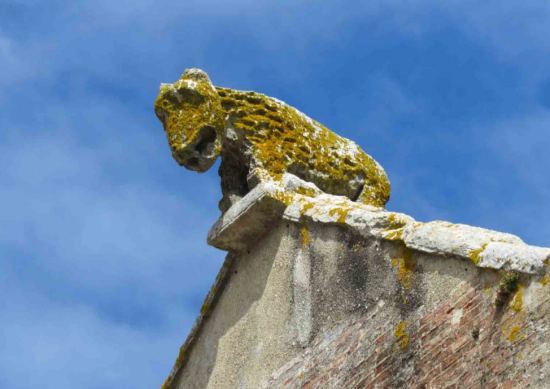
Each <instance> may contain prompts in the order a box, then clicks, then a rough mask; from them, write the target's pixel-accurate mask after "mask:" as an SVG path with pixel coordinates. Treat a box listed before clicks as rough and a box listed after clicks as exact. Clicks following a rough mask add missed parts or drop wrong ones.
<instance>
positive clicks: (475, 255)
mask: <svg viewBox="0 0 550 389" xmlns="http://www.w3.org/2000/svg"><path fill="white" fill-rule="evenodd" d="M486 248H487V243H485V244H484V245H483V246H481V247H480V248H478V249H475V250H472V251H470V252H469V253H468V257H469V258H470V260H471V261H472V262H473V263H474V264H475V265H479V263H480V262H481V253H483V251H484V250H485V249H486Z"/></svg>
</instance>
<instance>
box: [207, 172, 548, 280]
mask: <svg viewBox="0 0 550 389" xmlns="http://www.w3.org/2000/svg"><path fill="white" fill-rule="evenodd" d="M296 180H299V179H297V178H294V182H292V183H291V185H293V187H294V188H296ZM300 181H301V180H300ZM287 182H288V180H287ZM302 183H303V185H304V186H305V185H310V184H307V183H305V182H303V181H302ZM288 186H289V185H287V188H284V187H282V186H278V185H276V184H275V183H273V182H267V183H262V184H259V185H258V186H256V187H255V188H254V189H253V190H252V191H251V192H250V193H248V194H247V195H246V196H245V197H243V198H242V199H241V200H240V201H239V202H238V203H236V204H234V205H233V206H232V207H231V208H230V209H229V210H228V211H227V212H226V213H225V214H224V215H223V216H222V217H221V218H220V219H219V220H218V221H217V222H216V224H215V225H214V226H213V227H212V229H211V230H210V233H209V234H208V243H209V244H210V245H212V246H215V247H218V248H220V249H222V250H227V251H231V252H237V253H238V252H241V251H243V250H245V249H247V248H248V246H249V245H251V244H253V243H254V242H256V241H257V240H258V239H259V238H261V236H262V235H263V234H265V233H266V232H267V231H268V230H269V229H270V227H271V224H272V223H273V222H274V221H276V220H277V219H279V218H281V217H282V218H283V219H286V220H289V221H293V222H306V221H310V222H315V223H328V224H341V225H344V226H346V227H348V228H350V229H352V230H354V231H356V232H357V233H359V234H360V235H361V236H364V237H365V238H374V239H381V240H386V241H399V242H402V243H403V244H404V245H405V246H406V247H407V248H409V249H412V250H416V251H419V252H423V253H428V254H435V255H441V256H455V257H460V258H463V259H466V260H469V261H471V262H473V263H474V264H475V265H476V266H478V267H480V268H489V269H495V270H509V271H517V272H521V273H526V274H541V273H543V272H544V270H545V262H547V261H549V260H550V248H542V247H536V246H530V245H527V244H526V243H524V242H523V241H522V240H521V239H520V238H518V237H517V236H515V235H511V234H507V233H502V232H497V231H492V230H487V229H483V228H479V227H472V226H468V225H465V224H454V223H449V222H446V221H431V222H426V223H422V222H418V221H416V220H414V219H413V218H412V217H410V216H408V215H405V214H402V213H397V212H389V211H386V210H385V209H383V208H377V207H373V206H369V205H365V204H361V203H356V202H353V201H351V200H349V199H348V198H346V197H342V196H333V195H327V194H323V193H321V194H318V195H317V196H315V197H310V196H307V195H302V194H299V193H293V194H289V192H288Z"/></svg>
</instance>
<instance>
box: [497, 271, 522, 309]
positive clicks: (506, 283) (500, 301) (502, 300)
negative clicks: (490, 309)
mask: <svg viewBox="0 0 550 389" xmlns="http://www.w3.org/2000/svg"><path fill="white" fill-rule="evenodd" d="M519 286H520V284H519V275H518V274H517V273H515V272H503V275H502V277H501V279H500V283H499V285H498V290H497V297H496V300H495V305H496V308H497V310H499V311H502V309H503V308H504V307H505V306H506V305H507V304H508V302H509V301H510V299H511V298H512V296H514V294H515V293H516V292H517V291H518V289H519ZM522 302H523V299H522Z"/></svg>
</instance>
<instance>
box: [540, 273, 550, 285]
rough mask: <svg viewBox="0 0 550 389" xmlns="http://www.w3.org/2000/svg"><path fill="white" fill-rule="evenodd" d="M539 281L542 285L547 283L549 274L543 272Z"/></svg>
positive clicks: (549, 277) (549, 278) (549, 280)
mask: <svg viewBox="0 0 550 389" xmlns="http://www.w3.org/2000/svg"><path fill="white" fill-rule="evenodd" d="M539 282H540V284H541V285H542V286H546V285H548V282H550V276H549V275H548V274H545V275H544V276H543V277H542V278H541V279H540V281H539Z"/></svg>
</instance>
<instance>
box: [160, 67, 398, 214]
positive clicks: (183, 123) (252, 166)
mask: <svg viewBox="0 0 550 389" xmlns="http://www.w3.org/2000/svg"><path fill="white" fill-rule="evenodd" d="M155 113H156V115H157V117H158V118H159V119H160V120H161V121H162V123H163V125H164V129H165V132H166V136H167V138H168V143H169V144H170V148H171V150H172V155H173V156H174V158H175V159H176V161H177V162H178V163H179V164H181V165H183V166H185V167H186V168H188V169H191V170H195V171H199V172H203V171H205V170H208V169H209V168H210V167H211V166H212V164H213V163H214V161H215V160H216V158H217V157H218V156H219V155H221V158H222V163H221V165H220V171H219V173H220V176H221V181H222V193H223V199H222V200H221V202H220V209H221V210H222V211H226V210H227V209H228V208H229V207H230V206H231V205H232V204H233V203H235V202H236V201H238V200H239V199H240V198H242V197H243V196H245V195H246V194H247V193H248V192H249V191H250V190H251V189H253V187H254V186H256V185H258V184H259V183H260V182H266V181H274V182H276V183H279V184H280V182H281V180H282V179H283V176H284V174H285V173H291V174H293V175H295V176H298V177H300V178H302V179H303V180H304V181H307V182H310V183H313V184H315V186H316V187H317V188H319V189H321V190H322V191H324V192H326V193H330V194H334V195H342V196H347V197H348V198H350V199H353V200H357V201H359V202H362V203H365V204H371V205H375V206H379V207H381V206H384V204H386V202H387V201H388V199H389V195H390V184H389V181H388V178H387V176H386V173H385V172H384V169H383V168H382V167H381V166H380V165H379V164H378V163H377V162H376V161H375V160H374V159H373V158H371V157H370V156H369V155H367V154H365V152H363V151H362V150H361V149H360V148H359V147H358V146H357V144H356V143H355V142H352V141H351V140H349V139H345V138H343V137H341V136H338V135H336V134H335V133H333V132H332V131H330V130H329V129H328V128H326V127H325V126H323V125H322V124H321V123H319V122H317V121H315V120H312V119H311V118H309V117H308V116H306V115H305V114H303V113H301V112H300V111H298V110H297V109H296V108H293V107H291V106H289V105H287V104H285V103H283V102H282V101H280V100H277V99H275V98H273V97H268V96H265V95H263V94H260V93H256V92H244V91H238V90H234V89H227V88H220V87H214V86H213V85H212V83H211V82H210V79H209V78H208V75H207V74H206V73H205V72H203V71H202V70H199V69H188V70H186V71H185V72H184V73H183V75H182V77H181V78H180V79H179V80H178V81H176V82H175V83H174V84H162V85H161V88H160V93H159V96H158V98H157V100H156V101H155ZM281 186H285V185H281ZM296 190H297V192H301V193H305V194H309V195H313V194H316V193H317V192H318V191H317V190H315V189H314V190H313V191H310V190H308V188H296Z"/></svg>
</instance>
